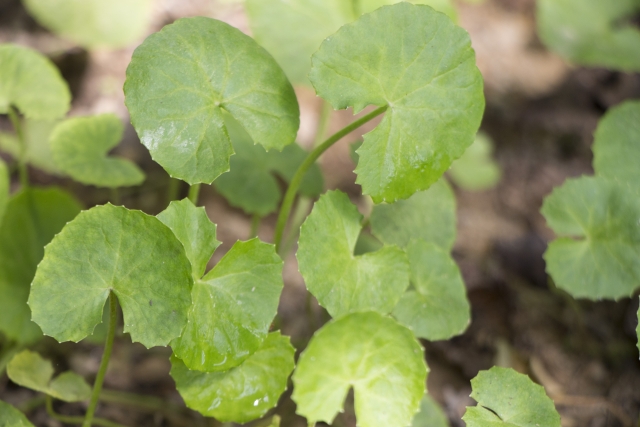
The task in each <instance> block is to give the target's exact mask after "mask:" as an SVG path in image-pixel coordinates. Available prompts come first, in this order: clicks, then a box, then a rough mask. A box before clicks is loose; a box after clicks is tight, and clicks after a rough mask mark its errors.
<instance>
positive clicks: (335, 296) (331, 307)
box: [297, 191, 409, 317]
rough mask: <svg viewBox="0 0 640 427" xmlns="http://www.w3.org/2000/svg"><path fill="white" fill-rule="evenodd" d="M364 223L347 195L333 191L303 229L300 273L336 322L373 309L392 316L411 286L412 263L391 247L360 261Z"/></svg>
mask: <svg viewBox="0 0 640 427" xmlns="http://www.w3.org/2000/svg"><path fill="white" fill-rule="evenodd" d="M361 221H362V215H360V214H359V213H358V209H357V208H356V207H355V206H354V205H353V204H352V203H351V202H350V201H349V198H348V197H347V195H346V194H344V193H342V192H340V191H329V192H327V193H325V194H323V195H322V197H320V200H318V202H316V204H315V206H314V208H313V211H312V212H311V214H310V215H309V217H307V219H306V220H305V222H304V224H302V228H301V230H300V245H299V248H298V254H297V257H298V263H299V268H300V273H301V274H302V277H304V280H305V283H306V285H307V288H308V289H309V291H310V292H311V293H312V294H313V295H314V296H315V297H316V298H317V299H318V302H319V303H320V305H322V306H323V307H325V308H326V309H327V311H328V312H329V314H331V316H333V317H339V316H342V315H344V314H347V313H352V312H356V311H368V310H371V311H377V312H380V313H383V314H385V313H389V312H390V311H391V310H392V309H393V307H394V306H395V305H396V303H397V302H398V300H399V299H400V297H401V296H402V294H403V292H404V291H405V289H407V286H409V263H408V261H407V257H406V255H405V254H404V252H403V251H402V250H400V249H399V248H397V247H395V246H385V247H383V248H382V249H379V250H378V251H375V252H369V253H366V254H364V255H359V256H354V254H353V253H354V248H355V246H356V242H357V240H358V236H359V235H360V231H361V229H362V226H361Z"/></svg>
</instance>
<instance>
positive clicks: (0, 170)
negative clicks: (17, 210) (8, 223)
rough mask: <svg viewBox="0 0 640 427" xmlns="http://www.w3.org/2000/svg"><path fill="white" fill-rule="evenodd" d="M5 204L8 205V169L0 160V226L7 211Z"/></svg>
mask: <svg viewBox="0 0 640 427" xmlns="http://www.w3.org/2000/svg"><path fill="white" fill-rule="evenodd" d="M7 203H9V169H7V165H6V164H5V162H4V161H3V160H2V159H0V224H2V217H3V216H4V211H5V210H6V209H7Z"/></svg>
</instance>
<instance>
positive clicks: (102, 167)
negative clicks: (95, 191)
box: [50, 114, 144, 188]
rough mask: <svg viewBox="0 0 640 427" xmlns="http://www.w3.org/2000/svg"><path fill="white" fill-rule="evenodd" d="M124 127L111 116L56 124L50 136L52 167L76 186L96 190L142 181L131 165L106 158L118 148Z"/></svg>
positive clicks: (142, 175)
mask: <svg viewBox="0 0 640 427" xmlns="http://www.w3.org/2000/svg"><path fill="white" fill-rule="evenodd" d="M123 130H124V127H123V126H122V122H121V121H120V119H119V118H118V117H117V116H115V115H113V114H102V115H99V116H90V117H75V118H72V119H69V120H66V121H64V122H62V123H60V124H59V125H58V126H57V127H56V128H55V129H54V130H53V132H52V133H51V138H50V141H51V142H50V144H51V151H52V153H53V158H54V160H55V162H56V165H57V166H58V167H59V168H60V169H61V170H62V171H63V172H64V173H66V174H68V175H69V176H70V177H71V178H73V179H75V180H76V181H78V182H81V183H83V184H88V185H95V186H98V187H111V188H116V187H126V186H131V185H138V184H140V183H142V181H144V173H143V172H142V171H141V170H140V168H138V167H137V166H136V165H135V164H134V163H132V162H130V161H129V160H125V159H122V158H117V157H110V156H107V155H108V153H109V151H110V150H111V149H112V148H113V147H115V146H116V145H118V143H119V142H120V139H121V138H122V132H123Z"/></svg>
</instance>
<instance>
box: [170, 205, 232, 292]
mask: <svg viewBox="0 0 640 427" xmlns="http://www.w3.org/2000/svg"><path fill="white" fill-rule="evenodd" d="M158 219H159V220H160V221H162V223H163V224H164V225H166V226H167V227H169V228H170V229H171V231H173V234H175V235H176V237H177V238H178V240H180V242H181V243H182V245H183V246H184V249H185V252H186V253H187V258H189V261H190V262H191V269H192V272H193V280H198V279H200V278H201V277H202V275H203V274H204V271H205V269H206V268H207V263H208V262H209V260H210V259H211V255H213V251H215V250H216V248H217V247H218V246H219V245H220V242H219V241H218V240H216V225H215V224H214V223H212V222H211V220H210V219H209V217H208V216H207V212H206V211H205V210H204V208H202V207H200V208H197V207H195V206H194V205H193V203H191V201H190V200H189V199H184V200H181V201H179V202H177V201H174V202H171V203H170V204H169V207H168V208H167V209H165V210H164V211H162V212H160V213H159V214H158Z"/></svg>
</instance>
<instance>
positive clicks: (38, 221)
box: [0, 188, 80, 345]
mask: <svg viewBox="0 0 640 427" xmlns="http://www.w3.org/2000/svg"><path fill="white" fill-rule="evenodd" d="M79 212H80V205H79V204H78V202H77V201H76V200H75V199H74V198H73V197H72V196H71V195H69V194H67V193H65V192H64V191H61V190H59V189H56V188H49V189H46V190H44V189H35V188H34V189H28V190H22V191H20V192H19V193H16V194H14V195H13V196H12V197H11V198H10V199H9V203H8V204H7V209H6V212H5V216H4V218H3V220H2V223H1V224H0V331H2V332H3V333H4V334H5V335H6V336H7V337H8V338H9V339H10V340H13V341H17V342H18V343H21V344H24V345H27V344H31V343H33V342H35V341H37V340H38V338H40V337H41V336H42V332H41V331H40V328H38V326H37V325H36V324H35V323H33V322H32V321H31V311H30V310H29V306H28V305H27V298H28V297H29V285H30V284H31V282H32V280H33V276H34V275H35V273H36V268H37V266H38V263H40V261H41V260H42V257H43V255H44V246H45V245H46V244H47V243H49V242H50V241H51V239H53V236H55V235H56V234H57V233H58V232H60V230H62V227H64V225H65V224H66V223H67V222H68V221H71V220H72V219H73V218H74V217H75V216H76V215H77V214H78V213H79ZM18 243H19V244H18Z"/></svg>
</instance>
